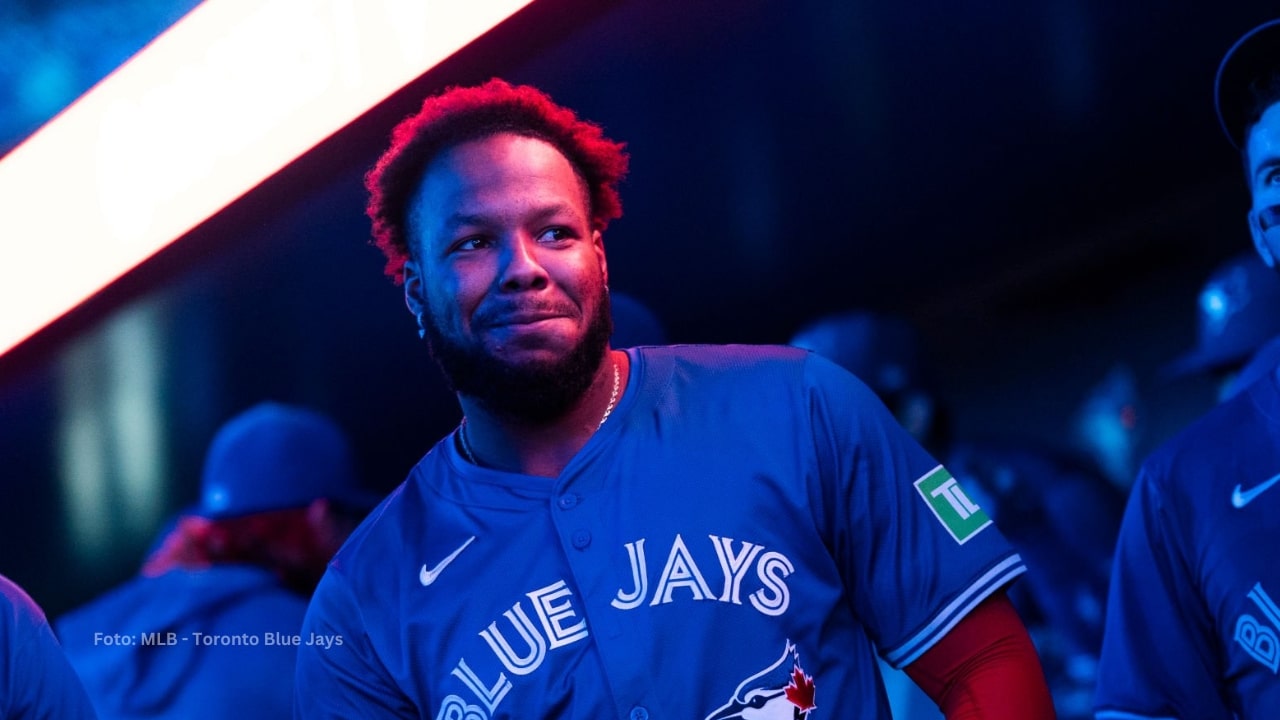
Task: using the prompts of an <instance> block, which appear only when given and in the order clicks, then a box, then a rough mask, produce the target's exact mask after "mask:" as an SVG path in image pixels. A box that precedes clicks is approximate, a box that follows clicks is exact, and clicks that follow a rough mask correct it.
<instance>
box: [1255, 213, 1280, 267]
mask: <svg viewBox="0 0 1280 720" xmlns="http://www.w3.org/2000/svg"><path fill="white" fill-rule="evenodd" d="M1249 234H1250V235H1251V236H1253V247H1254V248H1256V249H1257V251H1258V255H1261V256H1262V262H1264V263H1266V264H1267V267H1269V268H1275V266H1276V256H1275V254H1274V253H1272V252H1271V246H1270V245H1268V244H1267V234H1266V233H1265V232H1263V230H1262V220H1261V218H1259V217H1258V210H1257V208H1254V209H1253V210H1250V211H1249Z"/></svg>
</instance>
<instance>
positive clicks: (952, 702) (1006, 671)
mask: <svg viewBox="0 0 1280 720" xmlns="http://www.w3.org/2000/svg"><path fill="white" fill-rule="evenodd" d="M904 670H905V672H906V673H907V675H908V676H909V677H910V678H911V679H912V680H914V681H915V683H916V684H917V685H919V686H920V688H921V689H922V690H924V691H925V694H927V695H928V696H929V697H930V698H932V699H933V701H934V702H935V703H937V704H938V707H939V708H941V709H942V712H943V714H945V715H946V717H947V720H1054V718H1055V717H1056V715H1055V714H1054V710H1053V700H1052V699H1051V698H1050V696H1049V687H1048V685H1047V684H1046V683H1045V679H1044V670H1042V669H1041V667H1040V657H1039V655H1037V654H1036V649H1035V646H1034V645H1032V644H1031V636H1030V635H1028V634H1027V629H1026V627H1025V626H1024V625H1023V624H1022V618H1020V617H1018V611H1017V610H1015V609H1014V607H1013V603H1011V602H1009V598H1007V597H1005V594H1004V593H1003V592H1000V593H997V594H995V595H993V596H991V597H989V598H987V599H986V600H984V601H983V602H982V603H981V604H979V605H978V606H977V607H976V608H974V609H973V610H972V611H971V612H970V613H969V614H968V615H966V616H965V617H964V619H962V620H961V621H960V622H959V623H957V624H956V626H955V627H954V628H952V629H951V631H950V632H948V633H947V634H946V635H944V636H943V637H942V639H941V640H939V641H938V642H937V644H935V645H934V646H933V647H931V648H929V650H928V651H926V652H925V653H924V654H923V655H921V656H920V658H919V659H917V660H916V661H915V662H913V663H911V664H910V665H908V666H907V667H906V668H904Z"/></svg>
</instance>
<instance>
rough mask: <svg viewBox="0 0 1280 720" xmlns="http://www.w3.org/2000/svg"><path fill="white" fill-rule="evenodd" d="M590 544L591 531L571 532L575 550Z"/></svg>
mask: <svg viewBox="0 0 1280 720" xmlns="http://www.w3.org/2000/svg"><path fill="white" fill-rule="evenodd" d="M590 544H591V531H590V530H574V531H573V546H574V547H576V548H578V549H579V550H581V549H583V548H585V547H586V546H588V545H590ZM633 712H634V711H633Z"/></svg>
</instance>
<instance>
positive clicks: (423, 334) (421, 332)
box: [418, 313, 427, 340]
mask: <svg viewBox="0 0 1280 720" xmlns="http://www.w3.org/2000/svg"><path fill="white" fill-rule="evenodd" d="M426 338H427V327H426V326H425V325H423V324H422V313H418V339H419V340H425V339H426Z"/></svg>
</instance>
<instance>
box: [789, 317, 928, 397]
mask: <svg viewBox="0 0 1280 720" xmlns="http://www.w3.org/2000/svg"><path fill="white" fill-rule="evenodd" d="M790 344H791V345H794V346H796V347H799V348H805V349H807V350H812V351H814V352H816V353H818V354H819V355H822V356H823V357H825V358H827V359H828V360H831V361H833V362H835V363H836V364H837V365H840V366H841V367H843V368H844V369H845V370H848V371H849V372H851V373H853V374H854V375H856V376H857V377H858V379H859V380H862V381H863V382H864V383H866V384H867V386H868V387H870V388H871V390H872V391H873V392H874V393H876V394H877V395H879V396H880V397H881V398H884V397H888V396H891V395H893V394H895V393H898V392H902V391H903V390H906V389H909V388H915V387H918V386H919V385H920V384H921V371H922V369H923V358H922V352H921V348H920V342H919V337H918V335H917V333H916V330H915V328H914V327H913V326H912V325H911V324H910V323H909V322H907V321H906V320H905V319H903V318H900V317H897V316H895V315H888V314H883V313H877V312H872V311H868V310H851V311H847V312H842V313H833V314H831V315H825V316H823V317H820V318H818V319H817V320H814V321H813V322H811V323H809V324H808V325H805V326H804V327H802V328H801V329H800V330H799V331H798V332H797V333H796V334H795V335H794V336H793V337H792V338H791V343H790Z"/></svg>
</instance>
